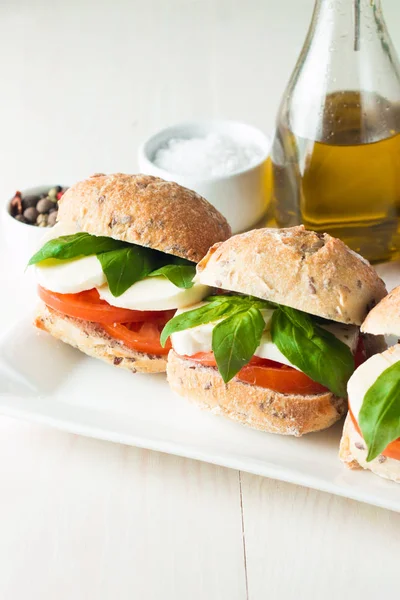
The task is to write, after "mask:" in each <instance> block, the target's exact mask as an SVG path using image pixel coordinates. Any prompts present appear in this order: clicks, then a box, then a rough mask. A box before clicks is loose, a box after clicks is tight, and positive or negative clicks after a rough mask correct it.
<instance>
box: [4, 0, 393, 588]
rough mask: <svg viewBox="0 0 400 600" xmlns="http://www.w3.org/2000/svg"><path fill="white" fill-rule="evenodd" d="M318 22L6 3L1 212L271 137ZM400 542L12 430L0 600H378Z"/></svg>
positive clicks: (308, 501) (327, 506)
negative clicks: (235, 140)
mask: <svg viewBox="0 0 400 600" xmlns="http://www.w3.org/2000/svg"><path fill="white" fill-rule="evenodd" d="M345 1H350V0H345ZM312 6H313V2H312V0H197V1H196V0H130V1H129V0H125V1H122V0H119V1H118V0H114V1H113V0H107V1H104V0H97V1H95V0H82V1H78V0H69V1H60V0H41V1H40V0H30V1H29V0H0V82H1V84H2V94H1V101H0V102H1V104H0V106H1V111H0V136H1V137H0V193H1V196H2V198H4V199H5V198H6V197H7V196H10V195H12V193H13V192H14V191H15V189H16V188H24V187H27V186H30V185H35V184H41V183H46V182H52V183H53V182H60V183H65V184H68V183H71V182H73V181H75V180H77V179H79V178H82V177H85V176H87V175H90V174H91V173H93V172H102V171H103V172H112V171H125V172H135V170H136V148H137V145H138V144H139V143H140V141H142V140H143V139H144V138H145V137H147V136H148V135H149V134H150V133H152V132H154V131H155V130H157V129H159V128H160V127H163V126H165V125H168V124H171V123H174V122H177V121H180V120H184V119H187V118H191V117H209V116H218V117H226V118H234V119H239V120H244V121H247V122H250V123H252V124H254V125H257V126H258V127H261V128H262V129H263V130H264V131H266V132H271V131H272V128H273V123H274V117H275V113H276V109H277V106H278V102H279V99H280V96H281V94H282V92H283V88H284V85H285V83H286V81H287V79H288V76H289V74H290V71H291V69H292V67H293V66H294V63H295V60H296V57H297V55H298V53H299V51H300V47H301V44H302V41H303V39H304V36H305V33H306V29H307V26H308V23H309V19H310V16H311V11H312ZM384 9H385V14H386V20H387V22H388V25H389V28H390V31H391V33H392V35H393V37H394V41H395V43H396V46H397V47H398V48H399V47H400V28H399V26H398V25H399V19H400V5H399V3H398V1H397V0H386V2H385V3H384ZM1 292H2V294H8V295H9V296H10V295H11V294H12V290H4V289H2V290H1ZM44 368H46V365H44ZM399 493H400V489H399ZM399 540H400V515H398V514H394V513H390V512H388V511H383V510H380V509H375V508H373V507H369V506H365V505H361V504H358V503H356V502H353V501H347V500H344V499H340V498H336V497H333V496H329V495H327V494H323V493H320V492H315V491H310V490H306V489H303V488H300V487H296V486H293V485H289V484H284V483H280V482H274V481H270V480H267V479H261V478H259V477H256V476H252V475H247V474H244V473H242V474H239V473H238V472H235V471H230V470H226V469H223V468H219V467H214V466H210V465H206V464H202V463H197V462H194V461H190V460H185V459H181V458H176V457H172V456H166V455H161V454H157V453H153V452H149V451H144V450H137V449H134V448H127V447H123V446H118V445H113V444H108V443H104V442H100V441H93V440H86V439H84V438H79V437H77V436H72V435H69V434H64V433H60V432H56V431H52V430H48V429H45V428H41V427H38V426H33V425H29V424H24V423H17V422H15V421H12V420H10V419H2V420H0V599H1V600H25V599H27V600H36V599H37V600H53V599H55V598H57V600H69V599H72V598H73V599H74V600H83V599H85V600H86V599H88V600H91V599H92V598H93V599H96V600H105V599H107V600H108V599H117V600H119V599H121V600H125V599H126V600H127V599H133V598H135V599H136V598H137V599H138V600H142V599H143V600H153V599H154V600H161V599H163V600H164V599H166V600H170V599H171V600H172V599H174V600H175V599H177V600H186V599H189V598H190V599H191V600H192V599H193V600H197V599H207V600H214V599H215V600H217V599H218V600H219V599H222V600H225V599H226V600H236V599H240V600H244V599H245V598H246V597H247V598H250V599H251V600H262V599H264V598H267V597H268V598H271V599H275V598H284V599H291V598H293V599H298V598H306V597H307V598H309V599H320V598H327V599H328V600H329V599H331V598H332V599H336V598H338V597H340V595H341V596H342V597H343V598H351V599H352V600H358V599H360V600H361V598H363V599H364V600H365V599H366V600H368V599H369V598H376V597H378V596H379V597H382V598H383V597H385V596H389V595H393V593H396V589H397V586H398V555H399V544H400V542H399ZM396 582H397V584H396Z"/></svg>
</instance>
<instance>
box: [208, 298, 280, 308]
mask: <svg viewBox="0 0 400 600" xmlns="http://www.w3.org/2000/svg"><path fill="white" fill-rule="evenodd" d="M205 300H206V301H207V302H215V303H222V302H230V303H231V304H232V305H236V306H238V307H241V308H242V309H243V310H244V309H246V308H248V307H250V306H255V307H256V308H260V309H263V308H269V309H273V308H276V306H277V305H276V304H274V303H273V302H270V301H269V300H261V299H260V298H255V297H254V296H238V295H234V296H229V295H227V294H218V295H217V296H208V297H207V298H205Z"/></svg>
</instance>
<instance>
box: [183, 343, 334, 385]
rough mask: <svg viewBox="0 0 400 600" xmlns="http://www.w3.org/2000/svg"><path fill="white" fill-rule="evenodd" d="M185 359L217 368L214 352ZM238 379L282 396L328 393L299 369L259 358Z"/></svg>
mask: <svg viewBox="0 0 400 600" xmlns="http://www.w3.org/2000/svg"><path fill="white" fill-rule="evenodd" d="M185 358H189V359H190V360H194V361H197V362H199V363H200V364H202V365H204V366H205V367H216V366H217V363H216V362H215V358H214V354H213V352H198V353H197V354H194V355H193V356H187V357H185ZM236 377H237V378H238V379H240V381H245V382H246V383H250V384H252V385H258V386H260V387H264V388H269V389H271V390H274V391H275V392H280V393H282V394H304V395H306V394H322V393H323V392H327V391H328V390H327V388H326V387H324V386H323V385H320V384H319V383H316V382H315V381H313V380H312V379H310V377H308V376H307V375H305V374H304V373H302V372H301V371H298V370H297V369H293V368H292V367H288V366H286V365H283V364H281V363H278V362H275V361H274V360H268V359H265V358H258V357H257V356H253V358H252V359H251V361H250V362H249V363H248V364H247V365H245V366H244V367H242V369H240V371H239V373H238V374H237V375H236Z"/></svg>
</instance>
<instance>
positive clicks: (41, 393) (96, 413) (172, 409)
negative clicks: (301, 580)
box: [0, 319, 400, 511]
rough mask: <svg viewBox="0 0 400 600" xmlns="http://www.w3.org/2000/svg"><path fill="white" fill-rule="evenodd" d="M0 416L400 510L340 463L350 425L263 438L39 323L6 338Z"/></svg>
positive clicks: (1, 353) (399, 500)
mask: <svg viewBox="0 0 400 600" xmlns="http://www.w3.org/2000/svg"><path fill="white" fill-rule="evenodd" d="M0 411H1V412H2V413H3V414H7V415H10V416H15V417H23V418H27V419H30V420H33V421H37V422H40V423H46V424H48V425H52V426H54V427H58V428H60V429H63V430H66V431H70V432H73V433H78V434H82V435H87V436H91V437H96V438H101V439H104V440H110V441H113V442H120V443H123V444H130V445H133V446H141V447H144V448H151V449H153V450H160V451H162V452H169V453H172V454H178V455H181V456H186V457H190V458H195V459H199V460H203V461H207V462H210V463H215V464H218V465H223V466H226V467H232V468H235V469H241V470H243V471H248V472H250V473H256V474H258V475H264V476H266V477H272V478H275V479H281V480H283V481H290V482H293V483H297V484H300V485H304V486H308V487H312V488H316V489H319V490H323V491H326V492H331V493H333V494H339V495H341V496H346V497H348V498H354V499H356V500H360V501H362V502H368V503H370V504H375V505H377V506H382V507H385V508H389V509H392V510H396V511H400V486H398V485H397V484H394V483H392V482H389V481H385V480H383V479H380V478H379V477H376V476H374V475H372V474H371V473H368V472H364V471H349V470H347V469H346V468H345V467H344V466H343V465H342V463H341V462H340V461H339V459H338V445H339V439H340V434H341V427H342V423H338V424H337V425H336V426H335V427H332V428H331V429H330V430H328V431H325V432H322V433H318V434H311V435H308V436H305V437H303V438H299V439H296V438H292V437H284V436H279V435H272V434H267V433H261V432H258V431H254V430H251V429H248V428H246V427H243V426H242V425H239V424H236V423H233V422H230V421H228V420H225V419H224V418H222V417H215V416H213V415H212V414H210V413H207V412H202V411H200V410H199V409H198V408H197V407H195V406H192V405H191V404H190V403H189V402H187V401H185V400H184V399H183V398H180V397H178V396H175V395H174V394H173V393H172V392H171V391H170V389H169V388H168V385H167V383H166V381H165V377H164V376H163V375H140V374H135V375H133V374H132V373H128V372H125V371H122V370H119V369H116V368H114V367H110V366H108V365H105V364H103V363H102V362H100V361H96V360H94V359H90V358H88V357H86V356H84V355H83V354H81V353H80V352H78V351H77V350H74V349H73V348H70V347H69V346H66V345H65V344H63V343H61V342H58V341H56V340H54V339H53V338H51V337H50V336H49V335H47V334H45V333H42V332H39V331H36V330H35V329H34V327H33V326H32V325H31V320H30V319H25V320H23V321H21V322H19V323H18V324H17V325H16V326H14V327H13V328H12V329H11V330H10V331H9V332H8V333H7V334H5V336H3V338H2V339H1V340H0Z"/></svg>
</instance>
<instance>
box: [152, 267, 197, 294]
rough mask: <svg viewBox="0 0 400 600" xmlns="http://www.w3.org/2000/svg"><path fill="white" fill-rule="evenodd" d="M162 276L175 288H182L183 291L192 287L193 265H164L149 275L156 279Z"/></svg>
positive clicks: (194, 273)
mask: <svg viewBox="0 0 400 600" xmlns="http://www.w3.org/2000/svg"><path fill="white" fill-rule="evenodd" d="M160 275H163V276H164V277H166V278H167V279H169V281H170V282H171V283H173V284H174V285H176V287H179V288H183V289H185V290H187V289H189V288H191V287H193V285H194V284H193V281H192V279H193V277H194V276H195V275H196V267H195V265H183V264H177V265H164V266H163V267H160V268H159V269H156V270H155V271H153V272H152V273H149V277H158V276H160Z"/></svg>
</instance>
